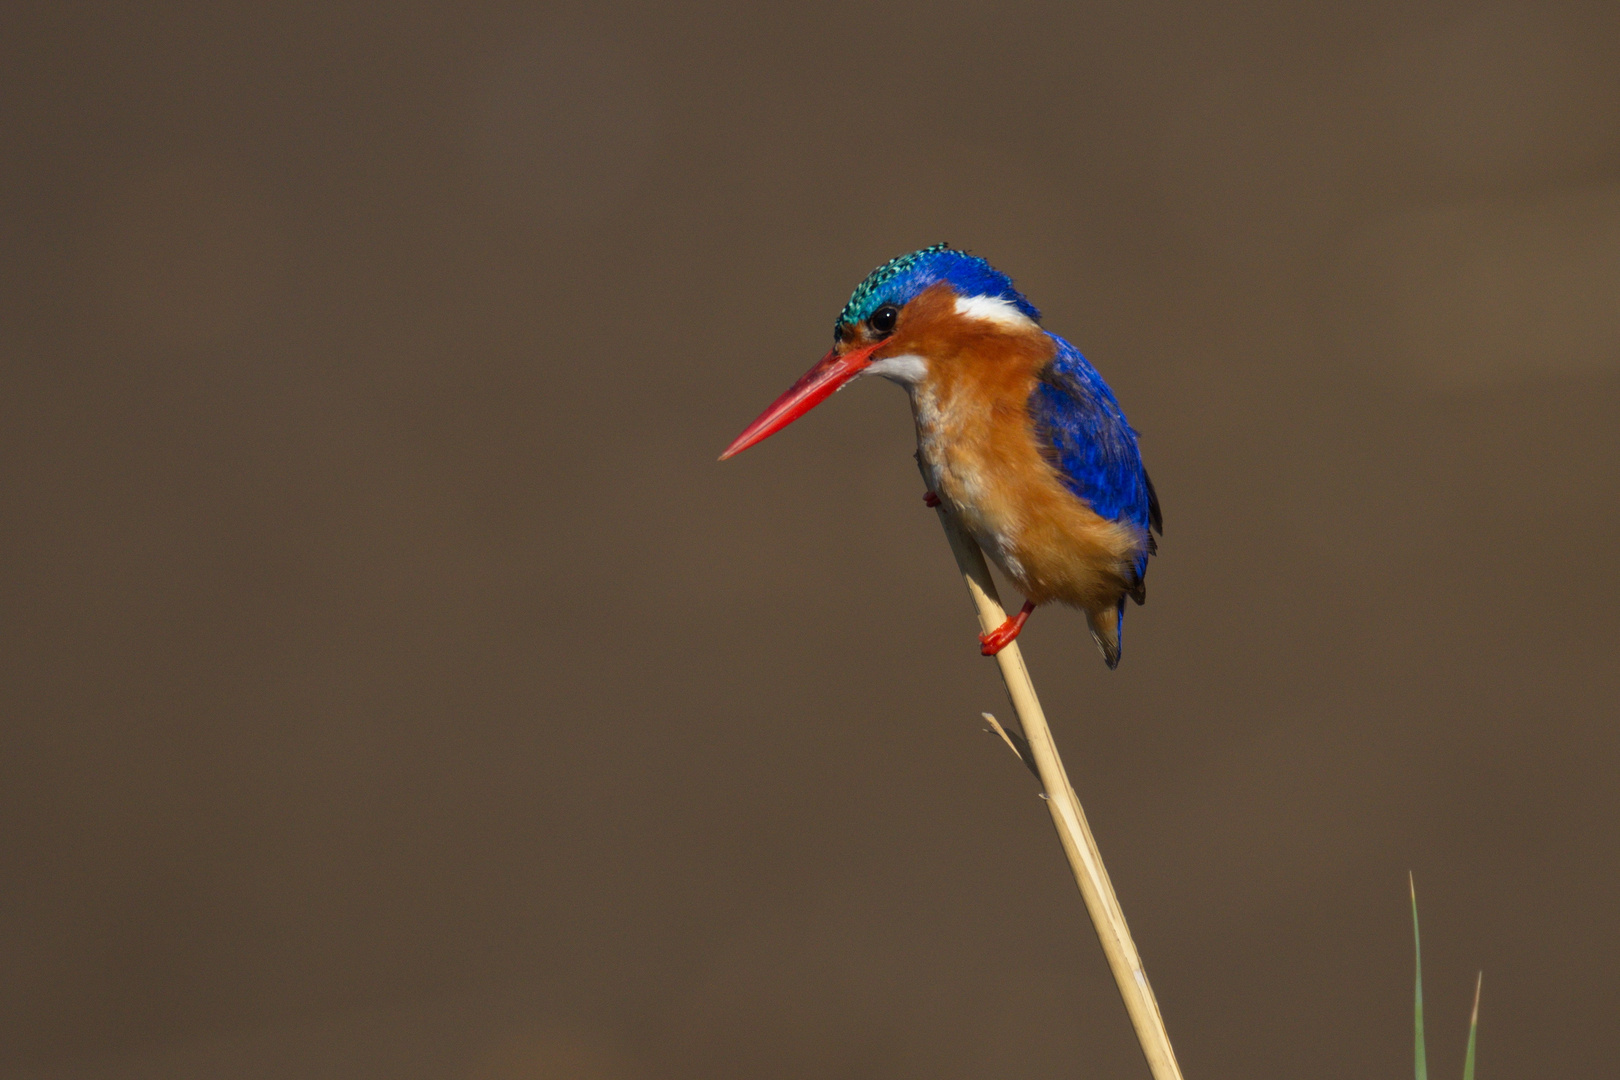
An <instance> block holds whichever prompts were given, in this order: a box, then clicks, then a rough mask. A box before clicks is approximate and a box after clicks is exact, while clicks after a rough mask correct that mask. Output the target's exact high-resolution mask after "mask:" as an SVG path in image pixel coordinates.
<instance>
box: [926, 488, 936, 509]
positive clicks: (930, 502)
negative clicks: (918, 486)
mask: <svg viewBox="0 0 1620 1080" xmlns="http://www.w3.org/2000/svg"><path fill="white" fill-rule="evenodd" d="M923 505H924V506H938V505H939V496H938V495H935V494H934V493H933V492H932V491H925V492H923Z"/></svg>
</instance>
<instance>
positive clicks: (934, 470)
mask: <svg viewBox="0 0 1620 1080" xmlns="http://www.w3.org/2000/svg"><path fill="white" fill-rule="evenodd" d="M1040 319H1041V314H1040V312H1039V311H1037V310H1036V308H1035V306H1034V305H1033V304H1031V303H1030V302H1029V301H1028V300H1026V299H1025V298H1024V296H1023V294H1022V293H1020V292H1019V291H1018V290H1017V289H1015V288H1014V287H1013V282H1012V279H1011V278H1009V277H1007V276H1006V275H1005V274H1003V273H1001V272H1000V271H998V270H996V269H995V268H994V267H992V266H991V265H990V264H989V263H988V262H986V261H985V260H984V259H981V258H979V257H977V256H974V255H969V254H968V253H966V252H964V251H957V250H954V249H952V248H951V247H949V246H948V245H946V244H936V245H935V246H933V247H927V248H923V249H922V250H921V251H914V252H912V253H911V254H909V255H902V256H900V257H899V258H896V259H891V260H890V261H889V262H886V263H884V264H883V265H882V266H880V267H878V268H877V269H876V270H874V271H872V273H871V274H869V275H867V278H866V280H865V281H862V282H861V283H860V285H859V286H858V287H857V288H856V289H855V292H854V294H853V295H852V296H850V298H849V303H847V304H845V305H844V310H843V311H842V312H841V313H840V314H839V316H838V321H837V323H836V324H835V325H834V328H833V347H832V350H831V351H830V352H828V353H827V355H826V356H824V357H822V359H821V362H820V363H818V364H816V365H815V366H814V367H812V368H811V369H810V370H809V371H807V372H805V374H804V376H803V377H802V378H800V379H799V381H798V382H796V383H794V384H793V385H792V386H791V387H789V388H788V391H787V392H786V393H784V394H783V395H782V396H781V397H779V398H777V399H776V400H775V401H774V402H772V403H771V405H770V407H769V408H767V409H766V410H765V411H764V412H763V413H761V414H760V416H759V419H757V420H755V421H754V422H753V423H752V424H749V425H748V427H747V428H746V429H745V430H744V431H743V433H742V434H741V435H739V436H737V439H736V441H735V442H733V443H732V444H731V445H730V446H728V447H726V450H725V452H724V453H723V454H721V455H720V459H721V460H722V461H724V460H725V459H726V458H729V457H731V456H733V455H734V454H739V453H741V452H742V451H744V450H746V449H748V448H749V447H750V446H753V445H754V444H755V443H757V442H760V441H761V440H763V439H766V438H768V437H769V436H771V435H773V434H775V433H776V432H778V431H781V430H782V429H783V428H785V427H787V426H788V425H789V424H791V423H792V422H793V421H795V420H797V419H798V418H799V417H801V416H803V415H804V414H805V413H807V412H809V411H810V410H811V409H813V408H815V406H816V405H818V404H820V403H821V402H822V401H824V400H826V399H827V398H828V397H830V396H831V395H832V394H833V392H834V391H836V390H838V389H839V388H840V387H842V386H844V385H845V384H846V383H849V382H852V381H853V380H855V379H858V378H861V377H863V376H866V375H881V376H883V377H884V378H886V379H889V380H891V381H892V382H896V383H899V384H900V385H901V386H903V387H905V388H906V390H907V392H908V393H909V394H910V397H911V413H912V417H913V418H914V419H915V421H916V425H917V452H918V460H920V461H921V462H922V466H923V473H924V476H925V478H926V480H927V482H928V487H929V490H928V492H927V494H926V495H924V497H923V498H924V501H925V502H926V503H928V505H930V506H939V507H941V508H942V509H944V510H945V511H947V512H948V513H950V514H952V515H954V516H955V518H956V519H957V521H958V522H960V524H961V525H962V526H963V528H965V529H966V531H967V532H968V533H969V534H970V535H971V536H972V537H973V538H974V539H975V540H976V541H977V542H978V544H979V546H980V547H981V548H983V549H984V551H985V553H986V554H987V555H989V556H990V558H991V559H992V560H994V561H995V563H996V565H997V566H999V567H1001V569H1002V570H1003V571H1004V572H1005V573H1006V575H1007V576H1008V577H1009V578H1011V579H1012V581H1013V582H1015V583H1016V584H1017V585H1018V587H1019V588H1020V589H1022V590H1023V593H1024V595H1025V597H1026V598H1027V599H1026V600H1025V603H1024V606H1023V608H1022V609H1021V610H1020V611H1019V613H1018V614H1017V615H1014V616H1012V617H1011V618H1009V619H1008V620H1007V621H1006V622H1005V623H1004V624H1003V625H1001V626H1000V627H998V628H997V629H995V630H993V631H991V632H990V633H988V634H982V635H980V638H979V643H980V651H981V652H982V653H984V655H986V656H993V655H995V654H996V653H997V652H1000V651H1001V650H1002V649H1003V648H1005V647H1006V646H1007V644H1008V643H1009V642H1011V641H1012V640H1013V639H1014V638H1016V637H1017V636H1018V634H1019V632H1020V631H1021V630H1022V629H1023V628H1024V623H1025V622H1026V621H1027V620H1028V618H1029V615H1030V612H1032V611H1034V610H1035V608H1036V607H1037V606H1038V605H1041V604H1049V603H1051V602H1053V601H1058V602H1059V603H1064V604H1068V605H1070V606H1071V607H1076V608H1079V609H1080V610H1082V611H1084V612H1085V613H1086V620H1087V622H1089V623H1090V626H1091V635H1092V637H1093V638H1094V639H1095V640H1096V642H1097V647H1098V648H1099V649H1101V650H1102V654H1103V659H1104V660H1105V661H1106V662H1107V664H1108V666H1109V667H1110V668H1113V667H1116V666H1118V664H1119V656H1120V640H1121V630H1122V628H1123V625H1124V620H1125V599H1126V597H1129V598H1131V599H1132V600H1134V601H1136V602H1137V603H1138V604H1140V603H1142V602H1143V601H1144V600H1145V599H1146V597H1147V593H1146V586H1145V584H1144V581H1143V579H1144V576H1145V575H1146V573H1147V563H1148V556H1150V555H1153V554H1154V553H1155V552H1156V551H1157V544H1156V543H1155V541H1154V538H1153V534H1154V533H1155V532H1159V533H1162V531H1163V519H1162V516H1161V515H1160V512H1159V499H1158V496H1157V494H1155V492H1154V490H1153V481H1151V480H1149V479H1148V474H1147V470H1146V469H1145V468H1143V466H1142V455H1141V452H1140V450H1139V449H1138V448H1137V442H1136V432H1135V431H1134V430H1133V429H1132V428H1131V426H1130V424H1128V423H1127V422H1126V420H1125V413H1124V411H1123V410H1121V409H1120V407H1119V402H1118V400H1117V399H1115V397H1114V393H1113V391H1112V390H1110V389H1109V388H1108V384H1107V383H1105V382H1104V381H1103V378H1102V376H1101V375H1099V374H1098V373H1097V369H1096V368H1094V367H1092V366H1091V363H1090V362H1089V361H1088V360H1087V359H1086V358H1085V357H1084V356H1082V355H1081V354H1080V350H1079V349H1077V348H1075V347H1074V346H1073V345H1071V344H1069V343H1068V342H1067V341H1065V340H1063V339H1062V338H1060V337H1058V336H1057V335H1056V334H1053V333H1050V332H1049V331H1047V330H1044V329H1042V328H1041V323H1040Z"/></svg>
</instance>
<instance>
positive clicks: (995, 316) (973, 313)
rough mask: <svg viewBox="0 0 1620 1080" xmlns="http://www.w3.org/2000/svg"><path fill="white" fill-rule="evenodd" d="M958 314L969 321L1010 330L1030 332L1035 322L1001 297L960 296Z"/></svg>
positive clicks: (957, 302) (957, 305) (957, 303)
mask: <svg viewBox="0 0 1620 1080" xmlns="http://www.w3.org/2000/svg"><path fill="white" fill-rule="evenodd" d="M956 313H957V314H958V315H962V316H965V317H966V318H969V319H978V320H980V321H981V322H990V323H995V324H996V325H997V326H1005V327H1006V328H1007V329H1009V330H1028V329H1030V328H1031V327H1033V326H1034V325H1035V320H1034V319H1031V318H1030V317H1029V316H1028V315H1025V314H1024V313H1023V312H1022V311H1019V310H1018V308H1017V306H1016V305H1014V304H1013V303H1012V301H1010V300H1003V299H1002V298H1001V297H999V296H958V297H957V298H956Z"/></svg>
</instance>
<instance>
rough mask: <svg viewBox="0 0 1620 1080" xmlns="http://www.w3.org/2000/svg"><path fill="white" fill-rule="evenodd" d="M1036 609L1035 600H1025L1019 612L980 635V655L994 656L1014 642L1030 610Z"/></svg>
mask: <svg viewBox="0 0 1620 1080" xmlns="http://www.w3.org/2000/svg"><path fill="white" fill-rule="evenodd" d="M1034 610H1035V602H1034V601H1033V600H1025V601H1024V606H1023V607H1021V608H1019V609H1018V614H1016V615H1013V616H1010V617H1009V618H1008V619H1007V621H1006V622H1004V623H1002V624H1001V625H1000V626H998V627H996V628H995V629H994V630H992V631H990V632H989V633H988V634H980V635H979V655H980V656H994V655H996V653H998V652H1000V651H1001V650H1002V649H1005V648H1006V647H1007V646H1008V645H1011V644H1012V643H1013V639H1014V638H1016V637H1017V636H1018V634H1019V632H1020V631H1021V630H1023V629H1024V624H1025V623H1027V622H1028V621H1029V614H1030V612H1032V611H1034Z"/></svg>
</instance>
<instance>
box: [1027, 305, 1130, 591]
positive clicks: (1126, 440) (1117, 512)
mask: <svg viewBox="0 0 1620 1080" xmlns="http://www.w3.org/2000/svg"><path fill="white" fill-rule="evenodd" d="M1047 336H1048V337H1050V338H1051V339H1052V340H1053V342H1054V343H1055V344H1056V345H1057V355H1056V356H1055V357H1054V358H1053V360H1052V363H1051V365H1050V366H1049V367H1047V369H1046V370H1045V371H1044V372H1042V375H1041V381H1040V382H1039V383H1038V384H1036V387H1035V391H1034V393H1032V394H1031V395H1030V399H1029V411H1030V415H1031V417H1032V418H1033V419H1034V421H1035V431H1036V435H1037V437H1038V438H1039V439H1040V440H1041V442H1042V444H1043V449H1045V450H1046V452H1047V455H1048V457H1049V458H1050V460H1051V461H1052V464H1053V465H1055V466H1056V467H1057V469H1058V472H1059V473H1060V474H1061V477H1062V480H1063V483H1064V486H1066V487H1067V488H1068V489H1069V490H1070V491H1072V492H1074V493H1075V494H1076V495H1078V496H1079V497H1080V498H1081V499H1083V500H1085V502H1086V505H1088V506H1090V507H1091V508H1092V509H1093V510H1095V511H1096V512H1097V513H1098V514H1099V515H1100V516H1101V517H1104V518H1106V519H1108V520H1109V521H1128V522H1130V523H1131V524H1132V525H1135V526H1136V527H1137V528H1139V529H1141V530H1142V531H1143V532H1147V531H1148V530H1149V528H1158V527H1159V508H1158V499H1157V497H1156V496H1155V495H1154V493H1153V484H1152V482H1151V481H1149V480H1148V476H1147V471H1146V470H1145V469H1144V468H1143V467H1142V455H1141V452H1140V451H1139V450H1138V449H1137V446H1136V432H1135V431H1134V430H1132V428H1131V425H1130V424H1128V423H1127V422H1126V420H1125V413H1124V410H1122V409H1121V408H1120V407H1119V401H1118V400H1117V399H1116V398H1115V397H1114V392H1113V391H1112V390H1110V389H1109V388H1108V384H1107V383H1105V382H1103V378H1102V376H1101V375H1099V374H1098V373H1097V369H1096V368H1094V367H1092V366H1091V362H1090V361H1089V360H1087V359H1086V358H1085V357H1084V356H1082V355H1081V353H1080V350H1079V349H1077V348H1075V347H1074V346H1073V345H1071V344H1069V343H1068V342H1067V341H1064V340H1063V339H1062V338H1060V337H1058V336H1057V335H1056V334H1052V333H1048V335H1047ZM1151 546H1152V545H1151V544H1150V545H1149V548H1151ZM1147 555H1148V552H1147V550H1144V551H1143V553H1142V557H1141V560H1140V562H1139V563H1138V566H1137V572H1138V573H1139V574H1140V573H1141V572H1142V571H1143V570H1144V569H1145V568H1146V566H1147Z"/></svg>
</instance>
